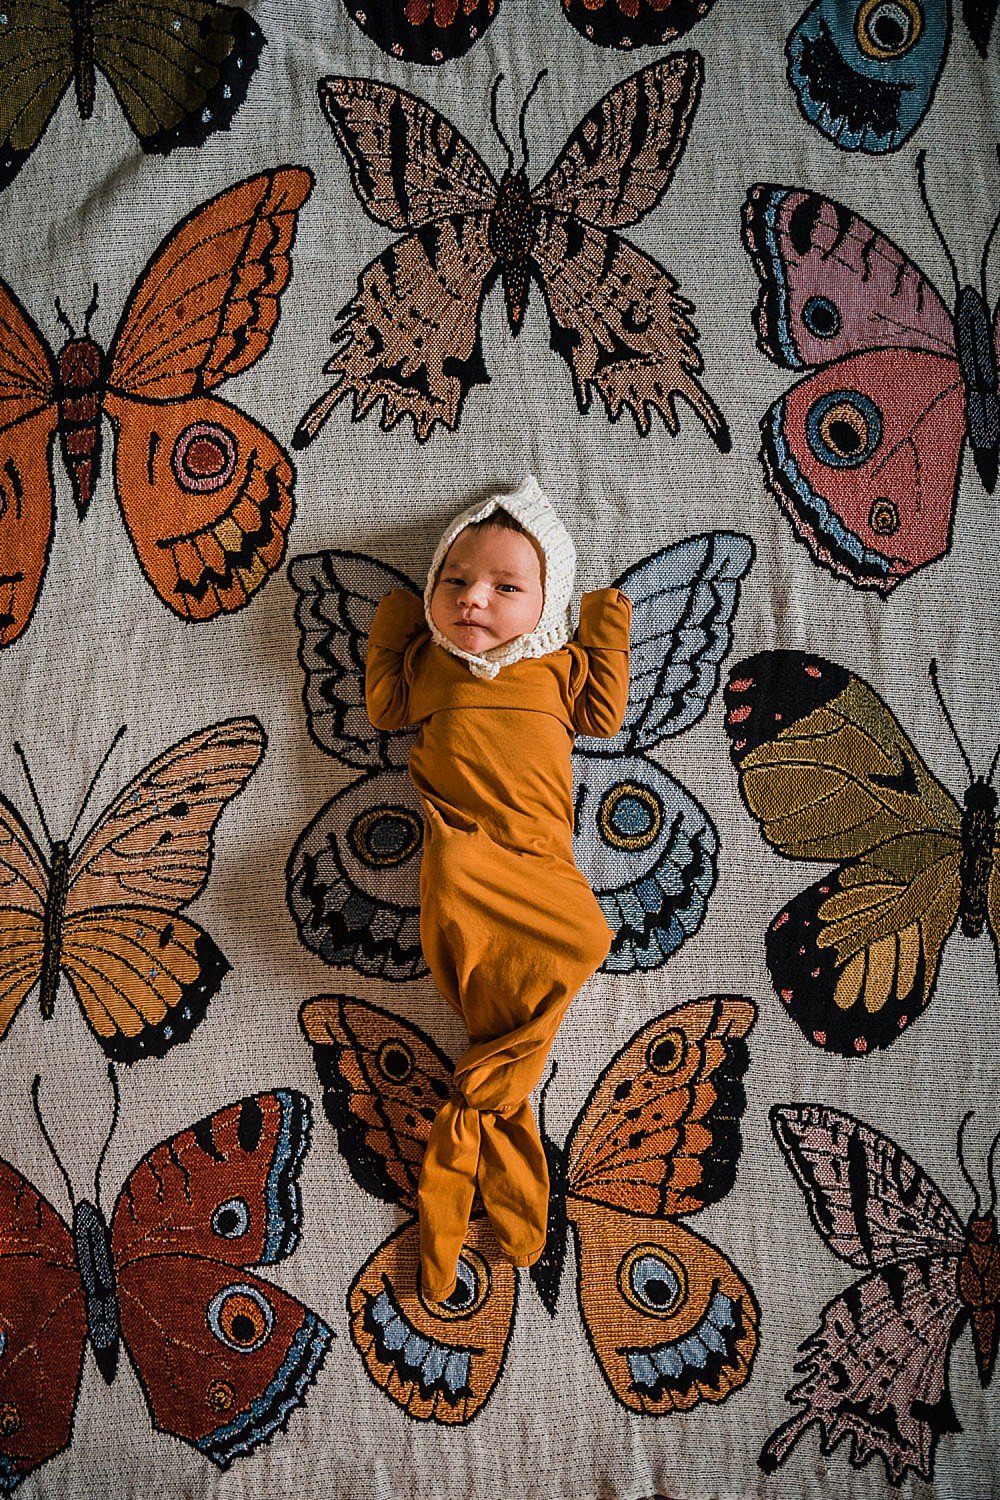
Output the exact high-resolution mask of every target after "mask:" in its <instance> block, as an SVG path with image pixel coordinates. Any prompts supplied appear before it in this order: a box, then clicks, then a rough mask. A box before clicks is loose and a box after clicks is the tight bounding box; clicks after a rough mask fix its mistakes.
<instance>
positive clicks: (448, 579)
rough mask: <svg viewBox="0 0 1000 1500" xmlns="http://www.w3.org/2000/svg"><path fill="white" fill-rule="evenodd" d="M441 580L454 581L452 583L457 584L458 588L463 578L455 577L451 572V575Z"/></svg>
mask: <svg viewBox="0 0 1000 1500" xmlns="http://www.w3.org/2000/svg"><path fill="white" fill-rule="evenodd" d="M441 582H442V583H454V584H457V585H458V586H459V588H461V586H462V583H463V580H462V579H461V578H456V577H455V575H454V574H452V576H451V577H450V578H443V579H442V580H441Z"/></svg>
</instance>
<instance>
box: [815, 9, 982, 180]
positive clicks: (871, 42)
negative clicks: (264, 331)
mask: <svg viewBox="0 0 1000 1500" xmlns="http://www.w3.org/2000/svg"><path fill="white" fill-rule="evenodd" d="M996 12H997V0H964V5H963V15H964V18H965V23H966V25H967V27H968V29H969V33H970V35H971V37H972V41H973V42H974V44H975V46H976V48H977V50H978V51H979V53H980V55H981V56H982V57H983V58H985V57H986V53H987V49H988V47H989V42H990V34H991V32H992V29H993V22H994V20H995V19H996ZM950 40H951V3H950V0H816V3H815V4H813V5H811V6H810V7H809V9H808V10H807V11H806V12H805V14H804V15H803V17H802V19H801V20H800V21H799V23H798V25H797V26H796V27H795V28H794V30H793V31H792V33H791V35H790V36H789V38H788V42H787V44H786V46H785V56H786V57H787V59H788V81H789V83H790V84H791V86H792V88H793V90H794V91H795V95H796V97H797V99H798V103H799V108H800V109H801V111H802V113H803V114H804V115H805V117H806V119H807V120H809V121H810V123H811V124H813V125H815V126H816V128H817V130H821V131H822V132H823V134H824V135H825V136H828V137H829V138H830V140H831V141H834V142H835V143H836V144H837V145H838V146H840V147H842V148H843V150H845V151H866V152H868V153H869V154H871V155H880V154H881V153H882V152H885V151H896V150H898V149H899V147H900V146H901V145H902V144H903V142H904V141H905V140H908V139H909V137H910V136H911V135H912V134H913V132H914V131H915V130H916V128H917V126H918V125H919V124H920V122H921V120H922V119H923V117H924V115H925V114H926V113H927V111H928V109H929V108H930V104H931V100H932V99H933V97H934V91H935V89H936V88H937V82H938V78H939V77H940V75H941V70H942V68H943V67H944V61H945V57H946V56H947V53H948V44H949V42H950Z"/></svg>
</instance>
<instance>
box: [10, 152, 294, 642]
mask: <svg viewBox="0 0 1000 1500" xmlns="http://www.w3.org/2000/svg"><path fill="white" fill-rule="evenodd" d="M312 184H313V176H312V173H311V172H309V171H307V170H306V169H305V168H302V167H283V168H278V169H276V170H274V171H272V172H262V173H261V174H260V175H259V176H257V177H250V178H248V179H247V181H245V182H241V183H237V184H236V186H235V187H231V188H229V189H228V190H227V191H226V192H224V193H220V194H219V196H218V197H216V198H213V199H211V201H210V202H208V203H203V204H202V205H201V207H200V208H196V209H195V210H194V212H193V213H191V214H189V215H188V217H187V218H186V219H184V220H182V222H181V223H180V224H178V225H177V227H176V228H175V229H174V230H173V231H172V233H171V234H169V235H168V236H167V238H166V240H164V242H163V244H162V245H161V246H160V248H159V249H158V250H157V251H156V253H155V254H154V256H153V257H152V259H151V260H150V261H149V263H148V265H147V266H146V269H145V271H144V272H143V274H142V275H141V276H140V277H139V280H138V281H137V283H136V285H135V286H134V288H133V289H132V293H131V296H130V297H129V299H128V302H127V304H126V306H125V311H124V312H123V314H122V317H121V321H120V322H119V324H118V329H117V332H116V333H115V336H114V338H113V339H112V341H111V347H110V349H109V351H108V352H107V353H105V351H104V350H103V349H102V348H101V347H100V345H99V344H96V343H95V342H94V340H93V339H92V338H90V337H89V334H88V331H87V330H88V328H89V323H90V318H91V316H92V314H93V312H94V310H95V307H96V291H95V298H94V300H93V301H92V302H91V306H90V309H89V310H88V313H87V321H86V325H85V328H84V335H83V337H81V338H76V337H74V336H73V332H72V329H70V337H69V339H68V341H67V342H66V344H65V345H64V346H63V348H62V349H61V350H60V352H59V354H58V356H56V357H54V356H53V354H52V352H51V351H50V350H49V348H48V346H47V344H46V342H45V340H44V338H43V336H42V334H41V333H40V332H39V330H38V328H37V327H36V326H35V324H34V323H33V321H32V319H31V318H30V316H29V315H28V313H27V312H26V311H25V310H24V308H23V307H22V306H21V304H20V303H19V302H18V300H17V298H16V297H15V296H14V294H13V292H12V291H11V290H10V288H9V287H8V286H7V285H6V284H5V283H4V282H2V281H0V646H9V645H10V644H11V642H12V641H15V640H17V638H18V636H19V635H20V634H21V633H22V631H23V630H24V629H25V627H26V626H27V624H28V622H29V620H30V619H31V616H32V613H33V612H34V608H35V604H36V602H37V599H38V594H39V590H40V589H41V586H42V579H43V577H44V575H45V567H46V563H47V561H48V555H49V547H50V545H51V541H52V528H53V520H54V517H55V499H54V485H53V472H52V457H51V455H52V447H53V438H54V436H55V434H56V433H58V434H59V439H60V444H61V447H62V453H63V459H64V461H65V464H66V469H67V472H68V474H69V477H70V481H71V483H72V486H73V496H74V499H75V501H76V508H77V513H78V515H79V516H80V517H81V518H82V517H83V515H84V514H85V512H86V510H87V507H88V506H89V504H90V500H91V496H92V495H93V492H94V486H95V484H96V482H97V478H98V475H99V473H100V465H101V417H102V414H104V415H106V416H108V417H109V418H110V419H111V421H112V423H113V424H114V427H115V431H116V434H117V445H116V449H115V492H116V494H117V496H118V504H119V506H120V508H121V513H122V518H123V520H124V522H125V526H126V528H127V530H128V534H129V537H130V538H131V541H132V545H133V547H134V548H135V553H136V556H137V557H138V559H139V564H140V566H141V568H142V570H143V572H144V573H145V575H146V577H147V578H148V579H149V582H150V583H151V584H152V586H153V588H154V589H155V590H156V592H157V593H158V594H159V596H160V598H161V599H162V600H163V602H164V604H166V605H167V606H168V607H169V608H170V609H172V610H173V611H174V613H175V614H177V615H180V616H181V618H182V619H185V620H210V619H213V618H214V616H215V615H217V614H218V613H219V612H220V610H225V611H231V610H236V609H240V608H242V606H243V605H244V604H246V603H247V601H248V600H249V599H250V597H251V595H253V594H254V593H255V592H256V591H257V589H259V588H260V586H261V584H262V583H264V582H265V580H266V579H267V578H268V577H269V576H270V574H271V573H273V572H274V570H275V568H276V567H277V566H278V564H279V563H280V562H281V560H282V557H283V556H284V552H285V539H286V536H287V534H288V528H289V526H290V525H291V520H292V512H293V501H292V487H293V484H294V480H295V471H294V469H293V468H292V466H291V464H290V463H289V460H288V457H287V455H286V453H285V452H284V450H283V449H282V448H281V447H279V446H278V444H277V443H276V442H275V440H274V438H273V437H271V435H270V433H268V432H266V431H265V429H264V428H263V427H260V426H258V424H257V423H256V422H253V421H251V420H250V418H249V417H247V416H246V415H245V414H244V413H243V412H241V411H238V410H237V409H236V407H234V406H231V405H230V404H229V403H228V402H226V401H219V400H217V399H215V398H213V397H211V396H208V395H206V394H205V393H206V392H207V391H211V390H213V389H214V388H215V386H217V385H219V384H221V382H222V381H223V380H227V379H228V378H229V377H230V376H231V375H236V374H238V373H239V372H240V371H241V370H246V369H248V368H249V366H250V365H252V364H254V363H255V362H256V361H257V360H258V359H260V357H261V355H262V354H264V352H265V351H266V350H267V347H268V345H269V344H270V341H271V335H272V334H273V332H274V329H275V326H276V324H277V321H278V310H279V302H280V299H281V293H282V292H283V291H284V289H285V287H286V286H287V284H288V280H289V278H290V276H291V260H290V252H291V247H292V242H293V240H294V237H295V226H296V216H297V214H298V210H299V209H300V208H301V207H302V204H303V203H304V202H305V200H306V198H307V197H308V195H309V193H310V192H311V190H312ZM56 308H57V310H58V311H59V315H60V318H61V319H62V321H63V322H64V323H65V324H66V326H67V328H69V324H68V322H67V320H66V319H65V318H64V316H63V314H62V311H61V309H60V308H59V304H58V302H57V303H56Z"/></svg>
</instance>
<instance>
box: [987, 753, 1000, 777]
mask: <svg viewBox="0 0 1000 1500" xmlns="http://www.w3.org/2000/svg"><path fill="white" fill-rule="evenodd" d="M998 765H1000V744H998V745H997V747H996V750H995V751H994V752H993V759H992V760H991V761H990V769H989V772H988V774H987V777H986V785H987V786H989V785H990V784H991V783H992V781H993V778H994V776H995V775H996V774H997V766H998Z"/></svg>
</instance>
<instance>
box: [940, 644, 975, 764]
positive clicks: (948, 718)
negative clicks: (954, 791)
mask: <svg viewBox="0 0 1000 1500" xmlns="http://www.w3.org/2000/svg"><path fill="white" fill-rule="evenodd" d="M928 670H929V672H930V679H931V682H932V683H933V684H934V693H935V695H936V697H937V701H938V703H939V704H940V706H941V712H942V713H943V714H944V721H945V723H946V724H947V726H948V728H949V729H950V730H951V733H952V737H953V738H954V741H955V744H956V745H957V746H958V753H959V755H960V756H961V757H962V760H963V761H964V762H965V769H966V770H967V771H968V773H969V780H970V781H975V779H976V773H975V771H974V770H973V769H972V762H971V761H970V759H969V757H968V756H967V755H966V753H965V746H964V745H963V744H962V741H961V740H960V739H959V737H958V730H957V729H956V728H955V721H954V719H953V718H952V717H951V714H950V713H949V712H948V705H947V703H946V702H945V701H944V694H943V693H942V691H941V684H940V683H939V682H938V668H937V661H936V660H934V659H933V658H932V660H931V664H930V667H929V669H928Z"/></svg>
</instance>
